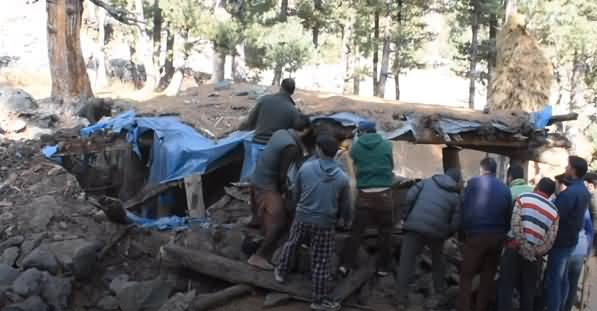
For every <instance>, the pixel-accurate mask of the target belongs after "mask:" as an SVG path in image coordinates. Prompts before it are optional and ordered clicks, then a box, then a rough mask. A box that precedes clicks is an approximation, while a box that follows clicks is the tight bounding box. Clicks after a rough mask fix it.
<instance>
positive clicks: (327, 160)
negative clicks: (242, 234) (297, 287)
mask: <svg viewBox="0 0 597 311" xmlns="http://www.w3.org/2000/svg"><path fill="white" fill-rule="evenodd" d="M337 151H338V142H337V141H336V139H335V138H334V137H332V136H329V135H321V136H319V137H318V138H317V153H318V154H319V158H317V159H313V160H310V161H308V162H306V163H305V164H303V166H302V167H301V168H300V169H299V172H298V174H297V181H296V196H297V198H298V199H297V201H298V204H297V207H296V216H295V218H294V222H293V224H292V228H291V229H290V236H289V237H288V241H286V243H285V244H284V246H283V248H282V252H281V254H280V265H279V266H278V267H277V268H276V269H275V271H274V277H275V279H276V281H278V282H284V280H285V277H286V275H287V274H288V272H289V267H290V262H291V261H292V259H293V258H294V255H295V253H296V250H297V248H298V247H299V246H300V244H301V243H303V242H308V243H309V245H310V250H311V282H312V284H313V289H312V292H313V300H312V304H311V309H312V310H333V311H335V310H339V309H340V304H339V303H338V302H335V301H332V300H331V299H330V297H329V296H328V293H329V288H328V280H329V277H330V270H331V267H330V264H331V261H332V256H334V254H335V253H336V250H335V249H336V237H335V231H336V230H335V229H336V224H337V222H338V218H339V217H340V218H342V219H343V220H344V222H345V223H346V221H347V220H348V219H350V218H351V215H350V213H351V211H350V184H349V179H348V177H347V176H346V174H345V173H344V172H343V171H342V169H341V168H340V166H339V165H338V163H337V162H336V161H335V160H334V156H335V155H336V152H337Z"/></svg>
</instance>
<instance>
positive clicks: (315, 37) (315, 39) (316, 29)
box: [313, 0, 322, 48]
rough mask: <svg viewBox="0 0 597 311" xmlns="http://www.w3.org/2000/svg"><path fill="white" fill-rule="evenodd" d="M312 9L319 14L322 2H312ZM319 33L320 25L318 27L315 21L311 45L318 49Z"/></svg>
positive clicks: (318, 0)
mask: <svg viewBox="0 0 597 311" xmlns="http://www.w3.org/2000/svg"><path fill="white" fill-rule="evenodd" d="M313 7H314V8H315V11H317V12H319V11H321V9H322V0H313ZM319 31H320V25H319V21H317V22H316V23H315V25H314V26H313V45H314V46H315V48H318V47H319Z"/></svg>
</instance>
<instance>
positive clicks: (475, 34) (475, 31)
mask: <svg viewBox="0 0 597 311" xmlns="http://www.w3.org/2000/svg"><path fill="white" fill-rule="evenodd" d="M472 4H473V9H472V12H471V20H472V21H471V32H472V39H471V48H470V68H469V79H470V81H469V88H468V106H469V108H470V109H474V108H475V84H476V79H477V54H478V40H479V15H480V9H481V8H480V4H479V0H473V1H472Z"/></svg>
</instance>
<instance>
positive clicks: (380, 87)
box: [377, 0, 392, 98]
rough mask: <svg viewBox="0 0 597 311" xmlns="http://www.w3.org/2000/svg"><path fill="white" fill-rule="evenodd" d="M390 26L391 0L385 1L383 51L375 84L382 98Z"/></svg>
mask: <svg viewBox="0 0 597 311" xmlns="http://www.w3.org/2000/svg"><path fill="white" fill-rule="evenodd" d="M391 28H392V0H387V1H386V16H385V17H384V35H383V52H382V54H381V68H380V72H379V79H378V85H377V96H379V97H381V98H384V97H385V94H386V81H387V80H388V74H389V69H390V40H391Z"/></svg>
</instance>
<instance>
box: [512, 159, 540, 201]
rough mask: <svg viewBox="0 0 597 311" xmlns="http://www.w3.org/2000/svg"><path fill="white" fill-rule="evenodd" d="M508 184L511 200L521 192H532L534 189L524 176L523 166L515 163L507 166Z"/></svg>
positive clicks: (516, 197) (514, 199)
mask: <svg viewBox="0 0 597 311" xmlns="http://www.w3.org/2000/svg"><path fill="white" fill-rule="evenodd" d="M508 185H510V191H511V192H512V200H513V201H514V202H516V199H518V197H519V196H520V195H521V194H523V193H527V192H533V190H534V189H533V187H532V186H530V185H529V184H528V183H527V181H526V179H525V178H524V168H522V166H520V165H517V164H514V165H510V168H508Z"/></svg>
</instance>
